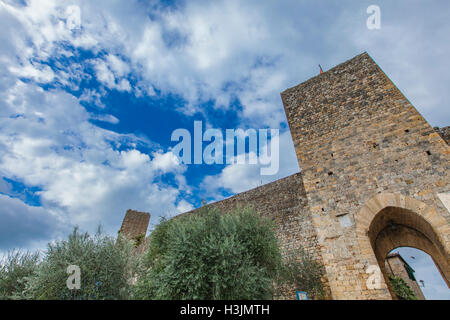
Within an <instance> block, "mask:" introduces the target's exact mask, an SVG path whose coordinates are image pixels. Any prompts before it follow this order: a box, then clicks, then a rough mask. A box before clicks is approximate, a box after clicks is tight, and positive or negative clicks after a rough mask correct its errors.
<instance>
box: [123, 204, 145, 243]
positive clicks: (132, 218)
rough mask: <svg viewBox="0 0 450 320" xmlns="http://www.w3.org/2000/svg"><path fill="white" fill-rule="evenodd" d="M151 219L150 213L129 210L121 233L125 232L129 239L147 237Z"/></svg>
mask: <svg viewBox="0 0 450 320" xmlns="http://www.w3.org/2000/svg"><path fill="white" fill-rule="evenodd" d="M149 221H150V213H147V212H139V211H134V210H127V213H126V214H125V218H123V221H122V226H121V227H120V230H119V233H122V234H124V235H125V236H127V237H128V238H129V239H137V238H138V237H144V238H145V235H146V233H147V228H148V223H149Z"/></svg>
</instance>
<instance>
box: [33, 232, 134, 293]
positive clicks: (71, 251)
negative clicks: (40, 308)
mask: <svg viewBox="0 0 450 320" xmlns="http://www.w3.org/2000/svg"><path fill="white" fill-rule="evenodd" d="M133 248H134V245H133V242H132V241H128V240H127V239H125V238H122V237H121V236H119V238H118V240H117V241H116V240H115V239H113V238H111V237H108V236H104V235H102V234H101V232H100V229H99V231H98V232H97V234H96V235H95V236H94V237H91V236H90V235H89V234H87V233H84V234H81V233H79V232H78V230H77V229H76V228H75V230H74V231H73V233H72V234H71V235H69V238H68V240H63V241H59V242H56V243H54V244H52V243H50V244H49V245H48V249H47V251H46V253H45V257H44V259H43V261H42V263H41V264H40V265H39V268H37V270H36V272H35V273H34V274H33V276H32V277H30V278H29V280H28V281H27V283H26V290H25V293H26V297H27V298H29V299H52V300H72V299H76V300H79V299H83V300H84V299H95V300H99V299H127V298H129V295H130V291H131V279H132V277H133V276H134V273H135V272H136V267H137V263H138V261H137V258H136V257H135V256H134V255H133V254H132V252H133ZM69 265H77V266H79V267H80V270H81V287H80V289H73V290H69V289H68V288H67V284H66V281H67V279H68V277H69V274H67V267H68V266H69Z"/></svg>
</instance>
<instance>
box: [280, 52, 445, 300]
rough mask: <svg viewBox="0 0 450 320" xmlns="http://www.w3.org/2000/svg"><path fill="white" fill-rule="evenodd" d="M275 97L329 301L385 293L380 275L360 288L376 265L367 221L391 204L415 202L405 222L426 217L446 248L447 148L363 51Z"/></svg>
mask: <svg viewBox="0 0 450 320" xmlns="http://www.w3.org/2000/svg"><path fill="white" fill-rule="evenodd" d="M281 96H282V100H283V104H284V107H285V112H286V115H287V119H288V122H289V126H290V130H291V134H292V137H293V141H294V145H295V149H296V153H297V158H298V162H299V166H300V168H301V170H302V176H303V183H304V187H305V192H306V198H307V202H308V205H309V207H310V212H311V216H312V219H313V223H314V226H315V228H316V231H317V237H318V242H319V246H320V248H321V254H322V257H323V261H324V264H325V267H326V269H327V274H328V280H329V283H330V287H331V291H332V295H333V298H335V299H390V298H391V295H390V294H389V290H388V289H387V285H386V284H385V283H384V282H383V284H382V286H381V287H380V288H379V289H376V290H372V289H369V288H368V287H367V280H368V277H369V275H368V274H367V273H366V270H367V267H368V266H369V265H377V260H376V258H375V255H374V251H373V248H372V247H371V245H370V241H369V239H368V236H367V233H368V231H369V230H368V228H369V227H370V220H371V219H372V218H373V216H374V215H375V214H376V213H377V212H378V211H379V210H381V209H382V208H383V206H389V203H392V205H393V204H394V203H396V204H397V205H398V206H401V205H403V206H405V201H406V202H407V201H409V199H411V203H412V202H414V201H415V200H418V203H420V204H419V205H416V206H415V207H414V209H415V211H414V213H413V215H412V216H411V217H412V218H411V220H414V219H413V217H414V214H418V215H426V217H425V218H426V220H427V222H429V223H430V225H431V226H432V227H433V229H434V230H435V231H436V233H437V234H438V235H439V241H441V242H442V245H443V246H444V247H445V250H446V252H447V254H448V252H449V248H450V234H449V228H448V225H449V222H450V215H449V212H448V211H447V210H446V209H445V207H444V206H443V204H442V203H441V202H440V200H439V199H438V194H439V193H448V192H449V189H450V187H449V176H448V175H449V164H450V158H449V155H450V150H449V146H448V145H447V144H446V143H445V141H444V140H443V139H442V138H441V137H440V136H439V134H438V133H436V132H435V130H434V129H433V128H432V127H431V126H430V125H429V124H428V123H427V122H426V121H425V120H424V118H423V117H422V116H421V115H420V114H419V113H418V112H417V110H416V109H415V108H414V107H413V106H412V105H411V104H410V102H409V101H408V100H407V99H406V98H405V97H404V96H403V95H402V94H401V92H400V91H399V90H398V89H397V88H396V86H395V85H394V84H393V83H392V82H391V81H390V80H389V78H388V77H387V76H386V75H385V74H384V73H383V71H382V70H381V69H380V68H379V67H378V65H377V64H376V63H375V62H374V61H373V60H372V59H371V58H370V56H369V55H368V54H367V53H364V54H361V55H359V56H357V57H355V58H353V59H351V60H349V61H347V62H345V63H343V64H341V65H338V66H337V67H335V68H333V69H331V70H329V71H327V72H325V73H323V74H321V75H318V76H316V77H314V78H312V79H310V80H308V81H306V82H304V83H302V84H300V85H298V86H296V87H293V88H291V89H288V90H286V91H284V92H283V93H282V94H281ZM378 195H380V196H381V195H382V197H380V198H376V196H378ZM371 199H378V200H373V201H372V202H371V203H373V204H374V205H373V207H371V208H368V207H366V206H365V204H366V203H368V202H370V200H371ZM405 199H408V200H405ZM413 200H414V201H413ZM395 201H396V202H395ZM414 203H415V202H414ZM424 208H427V209H426V210H425V211H426V213H425V212H424ZM361 226H364V227H361Z"/></svg>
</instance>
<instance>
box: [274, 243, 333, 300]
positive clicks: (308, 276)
mask: <svg viewBox="0 0 450 320" xmlns="http://www.w3.org/2000/svg"><path fill="white" fill-rule="evenodd" d="M286 256H287V257H286V258H285V262H284V264H283V268H282V270H281V273H280V280H279V281H278V283H280V284H283V285H282V286H280V288H279V289H280V293H279V294H282V289H285V288H286V286H288V287H289V288H292V287H294V288H295V290H297V291H306V292H308V296H309V298H310V299H323V298H324V296H325V294H324V289H323V283H322V277H323V275H324V273H325V272H324V271H325V270H324V268H323V266H322V265H321V264H319V263H318V262H317V261H315V260H314V259H313V257H312V256H311V255H310V254H309V253H307V252H306V251H305V250H304V249H303V248H302V247H300V248H299V249H297V250H293V251H291V252H289V253H288V254H287V255H286Z"/></svg>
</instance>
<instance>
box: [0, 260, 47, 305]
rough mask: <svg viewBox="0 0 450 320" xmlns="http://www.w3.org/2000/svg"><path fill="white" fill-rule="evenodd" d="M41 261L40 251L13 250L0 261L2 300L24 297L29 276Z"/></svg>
mask: <svg viewBox="0 0 450 320" xmlns="http://www.w3.org/2000/svg"><path fill="white" fill-rule="evenodd" d="M38 263H39V253H30V252H26V253H22V252H20V251H12V252H9V253H8V256H7V257H6V258H5V259H4V260H3V261H1V262H0V300H13V299H23V298H24V296H23V291H24V289H25V283H26V280H27V278H28V277H30V276H31V275H33V273H34V272H35V271H36V269H37V267H38Z"/></svg>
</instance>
